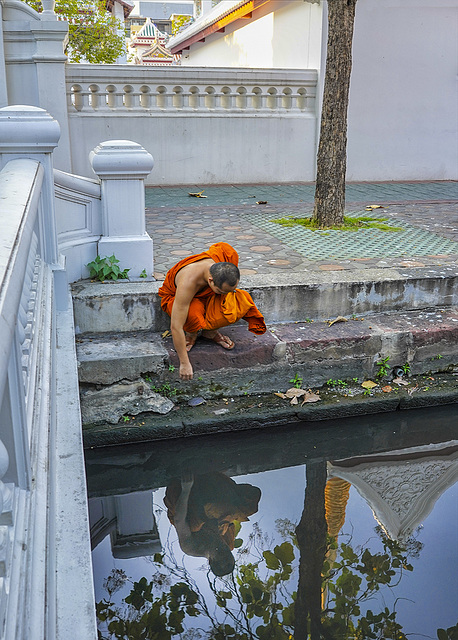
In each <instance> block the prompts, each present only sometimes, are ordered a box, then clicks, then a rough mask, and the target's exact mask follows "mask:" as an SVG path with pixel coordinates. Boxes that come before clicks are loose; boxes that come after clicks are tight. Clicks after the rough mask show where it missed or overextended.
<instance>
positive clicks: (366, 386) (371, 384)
mask: <svg viewBox="0 0 458 640" xmlns="http://www.w3.org/2000/svg"><path fill="white" fill-rule="evenodd" d="M361 386H362V387H364V389H373V388H374V387H377V386H378V385H377V383H376V382H372V380H365V381H364V382H363V383H362V385H361Z"/></svg>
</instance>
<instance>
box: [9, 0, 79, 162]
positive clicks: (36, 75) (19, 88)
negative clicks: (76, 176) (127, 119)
mask: <svg viewBox="0 0 458 640" xmlns="http://www.w3.org/2000/svg"><path fill="white" fill-rule="evenodd" d="M42 4H43V9H44V11H43V12H42V13H37V12H36V11H34V10H33V9H32V8H31V7H29V6H28V5H27V4H25V2H21V1H20V0H8V2H5V3H3V20H2V23H1V25H0V26H1V30H2V36H3V47H2V50H1V52H0V76H1V71H2V60H1V59H2V57H3V56H4V65H5V77H6V87H7V94H8V95H7V98H6V100H7V101H6V102H5V98H4V99H3V104H10V105H14V104H29V105H34V106H37V107H41V108H42V109H45V110H46V111H48V113H50V114H51V115H52V116H53V117H54V118H56V120H57V121H58V122H59V125H60V131H61V136H60V140H59V146H58V148H57V149H56V150H55V153H54V162H55V166H56V168H58V169H61V170H62V171H67V172H69V171H71V155H70V135H69V127H68V113H67V95H66V82H65V64H66V61H67V56H66V55H65V54H64V48H65V46H66V44H67V41H68V24H67V22H66V21H62V20H57V16H56V14H55V13H54V1H53V0H44V2H43V3H42ZM0 41H1V38H0ZM0 44H1V42H0ZM1 86H2V79H0V100H1V94H2V89H1ZM0 106H3V105H2V104H1V103H0Z"/></svg>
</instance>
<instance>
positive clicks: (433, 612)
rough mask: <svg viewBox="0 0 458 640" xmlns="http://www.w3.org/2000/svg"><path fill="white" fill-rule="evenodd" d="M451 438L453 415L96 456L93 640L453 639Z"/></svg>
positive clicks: (369, 419)
mask: <svg viewBox="0 0 458 640" xmlns="http://www.w3.org/2000/svg"><path fill="white" fill-rule="evenodd" d="M457 425H458V410H457V408H456V406H455V407H453V406H448V407H440V408H436V409H428V410H412V411H405V412H398V413H394V414H383V415H378V416H364V417H359V418H351V419H345V420H340V421H330V422H326V423H304V424H299V425H298V424H296V425H291V426H288V427H281V428H275V429H269V430H259V431H249V432H240V433H235V434H234V433H232V434H221V435H219V436H211V437H201V438H197V437H196V438H189V439H182V440H175V441H167V442H154V443H145V444H143V445H141V446H138V445H136V446H131V447H126V446H124V447H122V448H111V449H107V450H93V451H88V452H87V460H86V466H87V482H88V493H89V510H90V519H91V537H92V543H93V565H94V584H95V593H96V603H97V617H98V624H99V633H100V637H101V638H104V639H105V638H106V639H110V640H112V639H115V638H116V639H118V638H122V639H124V638H125V639H129V640H130V639H132V640H136V639H137V638H138V639H140V638H145V639H147V638H157V639H167V638H182V639H187V640H194V639H198V638H206V639H215V640H216V639H218V640H224V639H225V638H228V639H234V640H239V639H240V640H245V639H257V638H259V639H260V640H263V639H268V640H271V639H272V640H273V639H277V638H278V639H280V640H281V639H285V640H288V639H290V638H294V639H299V638H300V639H306V638H311V639H312V640H315V639H317V640H318V639H320V638H330V639H334V638H335V639H340V638H342V639H344V638H345V639H350V638H352V639H353V638H357V639H365V638H379V639H381V640H386V639H389V638H393V639H394V638H396V639H397V640H402V639H404V638H409V640H412V639H413V640H422V639H424V638H439V639H440V640H442V639H443V638H456V637H457V636H456V635H455V634H456V633H457V631H458V629H456V628H455V630H452V629H451V628H452V627H453V626H454V625H457V619H458V616H457V612H458V561H457V560H458V537H457V531H458V499H457V498H458V495H457V493H458V491H457V487H458V485H457V484H456V481H457V471H458V455H457V449H458V447H457V440H456V437H457ZM441 629H442V630H444V631H440V630H441ZM447 629H448V630H449V631H447ZM438 630H439V631H438ZM444 634H445V635H444Z"/></svg>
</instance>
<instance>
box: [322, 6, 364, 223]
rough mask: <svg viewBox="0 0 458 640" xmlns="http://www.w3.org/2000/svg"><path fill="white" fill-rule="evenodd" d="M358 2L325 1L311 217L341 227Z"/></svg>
mask: <svg viewBox="0 0 458 640" xmlns="http://www.w3.org/2000/svg"><path fill="white" fill-rule="evenodd" d="M356 2H357V0H328V44H327V54H326V73H325V79H324V92H323V107H322V110H321V128H320V142H319V145H318V156H317V176H316V188H315V208H314V212H313V218H314V220H316V222H317V223H318V224H319V225H320V226H324V227H326V226H327V227H329V226H332V225H335V224H342V222H343V217H344V211H345V175H346V171H347V112H348V93H349V89H350V75H351V64H352V57H351V49H352V42H353V25H354V21H355V7H356Z"/></svg>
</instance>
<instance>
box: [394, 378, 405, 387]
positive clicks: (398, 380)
mask: <svg viewBox="0 0 458 640" xmlns="http://www.w3.org/2000/svg"><path fill="white" fill-rule="evenodd" d="M393 382H395V383H396V384H397V385H399V386H401V384H403V385H406V386H409V383H408V382H406V381H405V380H403V379H402V378H394V380H393Z"/></svg>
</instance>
